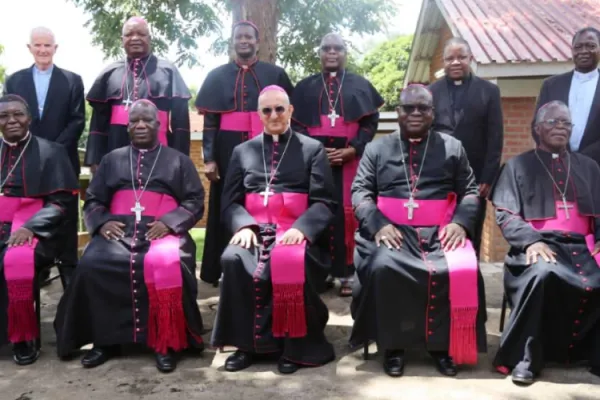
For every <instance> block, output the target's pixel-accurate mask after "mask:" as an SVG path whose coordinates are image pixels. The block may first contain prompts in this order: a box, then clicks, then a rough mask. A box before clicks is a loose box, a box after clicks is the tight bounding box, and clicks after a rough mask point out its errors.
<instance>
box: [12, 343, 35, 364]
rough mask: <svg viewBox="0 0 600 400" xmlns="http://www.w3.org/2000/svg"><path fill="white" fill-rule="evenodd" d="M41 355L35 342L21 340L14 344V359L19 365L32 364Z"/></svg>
mask: <svg viewBox="0 0 600 400" xmlns="http://www.w3.org/2000/svg"><path fill="white" fill-rule="evenodd" d="M39 357H40V352H39V350H38V349H37V348H36V347H35V343H34V342H19V343H15V344H14V345H13V360H14V361H15V363H16V364H17V365H30V364H33V363H34V362H36V361H37V359H38V358H39Z"/></svg>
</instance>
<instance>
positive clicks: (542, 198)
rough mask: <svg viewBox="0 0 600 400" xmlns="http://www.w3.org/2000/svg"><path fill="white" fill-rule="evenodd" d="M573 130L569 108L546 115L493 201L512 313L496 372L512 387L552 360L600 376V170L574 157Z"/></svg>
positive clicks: (552, 106) (506, 170) (505, 172)
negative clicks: (583, 364) (504, 246)
mask: <svg viewBox="0 0 600 400" xmlns="http://www.w3.org/2000/svg"><path fill="white" fill-rule="evenodd" d="M572 127H573V125H572V122H571V115H570V113H569V108H568V107H567V105H566V104H564V103H562V102H560V101H552V102H550V103H547V104H546V105H545V106H543V107H541V108H540V110H539V111H538V113H537V115H536V119H535V127H534V129H535V135H536V141H537V143H538V147H537V148H536V149H535V150H530V151H527V152H525V153H523V154H521V155H519V156H516V157H514V158H512V159H511V160H509V161H508V162H507V163H506V165H505V166H504V167H503V169H502V172H501V174H500V177H499V178H498V181H497V182H496V184H495V187H494V190H493V193H492V202H493V204H494V206H495V207H496V222H497V223H498V225H499V226H500V229H501V230H502V234H503V235H504V238H505V239H506V240H507V241H508V243H509V244H510V250H509V252H508V254H507V256H506V264H505V265H506V269H505V272H504V288H505V293H506V295H507V296H508V301H509V304H510V306H511V308H512V312H511V314H510V319H509V322H508V326H507V329H505V330H504V332H503V333H502V339H501V341H500V349H499V350H498V353H497V354H496V358H495V360H494V366H495V367H496V369H497V370H498V371H500V372H501V373H504V374H508V373H510V370H511V369H512V380H513V382H515V383H520V384H531V383H533V381H534V379H535V378H536V377H537V376H538V375H539V374H540V372H541V370H542V368H543V366H544V363H545V362H561V363H573V362H577V361H589V363H590V365H591V372H592V373H593V374H595V375H598V376H600V313H599V312H598V310H599V309H600V268H599V265H600V255H599V253H600V214H599V211H598V210H600V168H599V167H598V165H597V164H596V163H595V162H594V161H593V160H592V159H591V158H588V157H586V156H583V155H581V154H580V153H574V152H570V151H568V150H567V148H568V147H567V146H568V144H569V138H570V135H571V129H572Z"/></svg>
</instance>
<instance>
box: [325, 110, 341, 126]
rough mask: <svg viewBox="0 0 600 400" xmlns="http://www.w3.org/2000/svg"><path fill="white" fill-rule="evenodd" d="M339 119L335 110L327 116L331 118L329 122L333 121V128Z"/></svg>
mask: <svg viewBox="0 0 600 400" xmlns="http://www.w3.org/2000/svg"><path fill="white" fill-rule="evenodd" d="M339 117H340V116H339V115H338V114H337V113H336V112H335V110H331V112H330V113H329V115H328V116H327V118H329V120H330V121H331V127H334V126H335V120H336V119H338V118H339Z"/></svg>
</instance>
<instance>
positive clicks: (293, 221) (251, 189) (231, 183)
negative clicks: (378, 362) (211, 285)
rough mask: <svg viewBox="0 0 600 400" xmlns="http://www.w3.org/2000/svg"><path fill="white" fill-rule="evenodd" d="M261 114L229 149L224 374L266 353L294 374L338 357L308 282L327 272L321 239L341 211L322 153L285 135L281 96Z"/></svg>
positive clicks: (285, 102) (218, 324)
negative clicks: (253, 133) (258, 129)
mask: <svg viewBox="0 0 600 400" xmlns="http://www.w3.org/2000/svg"><path fill="white" fill-rule="evenodd" d="M258 110H259V112H260V115H261V120H262V121H263V123H264V126H265V129H264V133H263V134H262V135H259V136H258V137H256V138H254V139H252V140H249V141H248V142H245V143H243V144H241V145H239V146H237V147H236V148H235V150H234V152H233V156H232V158H231V164H230V166H229V170H228V171H227V177H226V179H225V186H224V190H223V199H222V208H223V222H224V223H225V224H226V226H227V228H228V229H230V230H231V231H232V232H235V235H234V236H233V238H232V239H231V243H230V245H229V246H228V247H227V248H226V250H225V252H224V253H223V256H222V257H221V263H222V265H223V283H222V285H221V297H220V301H219V309H218V311H217V317H216V320H215V324H214V331H213V338H212V344H213V346H215V347H224V346H235V347H237V349H238V350H237V351H236V352H235V353H234V354H232V355H231V356H230V357H229V358H227V361H226V363H225V370H226V371H239V370H242V369H244V368H247V367H249V366H250V365H251V364H252V362H253V361H254V360H255V359H256V358H258V357H259V356H260V355H265V354H267V355H273V356H275V357H279V365H278V369H279V372H281V373H283V374H291V373H293V372H296V370H297V369H298V368H300V367H302V366H319V365H323V364H326V363H328V362H330V361H332V360H333V359H334V358H335V354H334V352H333V346H332V345H331V344H330V343H329V342H328V341H327V339H326V338H325V334H324V330H325V326H326V325H327V320H328V319H329V312H328V310H327V306H326V305H325V303H323V301H322V300H321V298H320V297H319V295H318V294H317V292H316V291H315V289H314V287H313V286H312V282H311V280H310V279H309V277H310V274H311V273H313V271H314V270H315V269H317V268H323V266H322V265H320V264H321V263H323V262H324V260H325V259H326V257H325V256H324V254H323V252H322V249H321V248H320V246H319V242H318V240H317V239H318V237H319V236H320V235H322V234H323V232H324V231H325V230H326V228H327V225H328V224H329V223H330V222H331V220H332V218H333V215H334V213H335V208H336V205H337V204H336V201H335V200H334V194H333V192H334V184H333V179H332V175H331V168H330V167H329V163H328V162H327V155H326V151H325V148H324V147H323V146H322V145H321V143H319V142H318V141H316V140H314V139H311V138H309V137H307V136H304V135H300V134H298V133H296V132H294V131H293V130H292V129H290V128H289V122H290V117H291V115H292V111H293V107H292V106H291V105H290V102H289V98H288V95H287V94H286V92H285V90H284V89H282V88H281V87H279V86H270V87H267V88H265V89H264V90H263V92H262V93H261V95H260V97H259V99H258Z"/></svg>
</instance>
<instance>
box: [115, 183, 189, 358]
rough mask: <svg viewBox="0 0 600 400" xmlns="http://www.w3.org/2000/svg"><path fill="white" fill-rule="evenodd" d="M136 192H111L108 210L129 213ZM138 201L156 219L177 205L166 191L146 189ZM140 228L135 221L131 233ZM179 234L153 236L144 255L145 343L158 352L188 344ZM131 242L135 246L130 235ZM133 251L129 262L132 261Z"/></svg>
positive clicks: (123, 213)
mask: <svg viewBox="0 0 600 400" xmlns="http://www.w3.org/2000/svg"><path fill="white" fill-rule="evenodd" d="M134 204H135V196H134V193H133V191H131V190H120V191H118V192H116V193H115V194H114V196H113V199H112V202H111V206H110V212H111V214H114V215H128V216H131V217H132V218H134V214H133V212H132V211H131V208H133V206H134ZM140 204H141V205H142V207H144V211H143V212H142V216H148V217H154V218H155V220H157V219H158V218H160V217H162V216H163V215H165V214H167V213H169V212H171V211H173V210H175V209H176V208H177V207H179V204H178V203H177V201H176V200H175V199H174V198H173V197H171V196H169V195H168V194H163V193H156V192H145V193H144V194H143V195H142V198H141V200H140ZM140 229H144V230H145V227H141V228H140V227H138V224H137V223H136V225H135V228H134V233H133V237H134V238H135V237H137V234H138V232H139V230H140ZM179 240H180V238H179V236H177V235H167V236H165V237H163V238H162V239H156V240H153V241H152V242H151V243H150V248H149V250H148V252H147V253H146V255H145V256H144V283H145V284H146V288H147V290H148V305H149V309H148V337H147V344H148V347H150V348H152V349H154V351H156V352H159V353H161V354H166V352H167V350H168V349H169V348H170V349H173V350H174V351H179V350H182V349H184V348H186V347H187V346H188V340H187V323H186V319H185V314H184V312H183V291H182V284H183V280H182V277H181V259H180V256H179V249H180V245H179ZM131 246H132V247H134V242H133V239H132V242H131ZM133 262H134V259H133V253H132V255H131V260H130V263H131V264H133Z"/></svg>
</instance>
